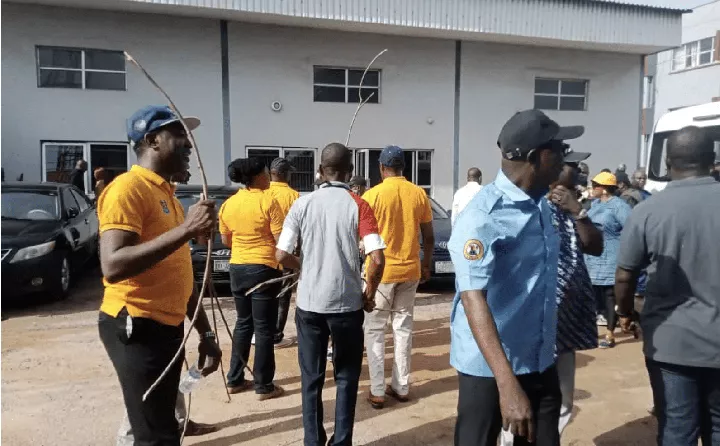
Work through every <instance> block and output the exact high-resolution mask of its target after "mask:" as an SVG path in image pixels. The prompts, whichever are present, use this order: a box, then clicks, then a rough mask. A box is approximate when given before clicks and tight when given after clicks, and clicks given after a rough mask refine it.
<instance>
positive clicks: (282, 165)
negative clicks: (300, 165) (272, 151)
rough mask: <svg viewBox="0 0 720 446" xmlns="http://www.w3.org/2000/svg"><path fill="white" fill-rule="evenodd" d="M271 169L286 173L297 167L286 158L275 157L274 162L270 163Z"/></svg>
mask: <svg viewBox="0 0 720 446" xmlns="http://www.w3.org/2000/svg"><path fill="white" fill-rule="evenodd" d="M270 170H271V171H273V172H277V173H279V174H284V173H288V172H293V171H294V170H295V168H294V167H293V165H292V164H290V161H288V160H286V159H285V158H275V159H274V160H272V163H270Z"/></svg>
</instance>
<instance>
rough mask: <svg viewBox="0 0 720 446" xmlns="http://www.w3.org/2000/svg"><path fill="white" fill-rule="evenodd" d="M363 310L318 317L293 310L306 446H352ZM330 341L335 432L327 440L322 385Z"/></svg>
mask: <svg viewBox="0 0 720 446" xmlns="http://www.w3.org/2000/svg"><path fill="white" fill-rule="evenodd" d="M364 319H365V316H364V314H363V310H358V311H353V312H351V313H330V314H321V313H313V312H310V311H303V310H301V309H299V308H297V309H296V311H295V324H296V325H297V339H298V361H299V362H300V376H301V380H302V413H303V427H304V429H305V446H325V444H326V442H327V444H328V445H331V446H351V445H352V435H353V426H354V424H355V404H356V403H357V392H358V382H359V381H360V369H361V367H362V357H363V327H362V325H363V320H364ZM330 336H332V340H333V365H334V367H333V369H334V378H335V388H336V395H335V433H334V434H333V436H332V437H331V438H330V441H327V434H326V433H325V428H324V427H323V403H322V389H323V385H324V384H325V367H326V366H327V347H328V338H329V337H330Z"/></svg>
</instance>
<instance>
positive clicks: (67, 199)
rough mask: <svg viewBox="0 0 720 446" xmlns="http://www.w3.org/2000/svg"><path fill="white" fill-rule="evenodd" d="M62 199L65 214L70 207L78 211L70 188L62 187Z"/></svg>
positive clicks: (78, 207)
mask: <svg viewBox="0 0 720 446" xmlns="http://www.w3.org/2000/svg"><path fill="white" fill-rule="evenodd" d="M62 201H63V209H65V214H66V215H67V212H68V211H69V210H70V209H75V210H76V211H78V212H80V205H79V204H78V202H77V201H76V200H75V197H73V194H72V192H70V189H68V188H63V190H62Z"/></svg>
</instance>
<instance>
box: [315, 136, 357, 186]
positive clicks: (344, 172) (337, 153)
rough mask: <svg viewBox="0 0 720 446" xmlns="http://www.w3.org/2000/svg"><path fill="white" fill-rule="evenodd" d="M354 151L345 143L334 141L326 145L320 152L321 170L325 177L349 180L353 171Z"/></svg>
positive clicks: (331, 179)
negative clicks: (348, 177)
mask: <svg viewBox="0 0 720 446" xmlns="http://www.w3.org/2000/svg"><path fill="white" fill-rule="evenodd" d="M352 169H353V165H352V152H351V151H350V149H348V148H347V147H345V145H343V144H340V143H339V142H333V143H330V144H328V145H326V146H325V148H324V149H323V150H322V153H321V154H320V170H321V173H322V175H323V176H324V177H325V179H327V180H330V181H347V178H346V177H347V176H348V175H349V174H350V173H351V172H352Z"/></svg>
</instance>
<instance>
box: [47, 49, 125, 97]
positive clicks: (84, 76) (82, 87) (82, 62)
mask: <svg viewBox="0 0 720 446" xmlns="http://www.w3.org/2000/svg"><path fill="white" fill-rule="evenodd" d="M41 49H50V50H63V51H79V52H80V68H65V67H53V66H41V65H40V50H41ZM88 51H98V52H107V53H118V54H122V51H118V50H104V49H100V48H75V47H64V46H54V45H35V67H36V71H37V86H38V88H63V89H71V90H83V91H86V90H90V91H127V63H126V62H125V63H124V64H123V70H122V71H120V70H102V69H97V68H87V67H86V63H85V55H86V53H87V52H88ZM123 60H124V56H123ZM43 70H45V71H74V72H80V79H81V82H80V87H79V88H76V87H66V86H59V85H42V82H41V72H42V71H43ZM87 73H112V74H122V75H123V88H121V89H116V88H88V87H87Z"/></svg>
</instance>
